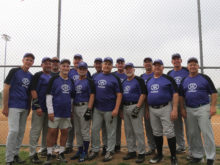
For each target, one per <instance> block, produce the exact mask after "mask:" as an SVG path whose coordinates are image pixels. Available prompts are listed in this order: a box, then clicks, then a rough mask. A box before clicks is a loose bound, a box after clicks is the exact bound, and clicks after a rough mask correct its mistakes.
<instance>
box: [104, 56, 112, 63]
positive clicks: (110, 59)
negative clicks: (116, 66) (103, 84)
mask: <svg viewBox="0 0 220 165" xmlns="http://www.w3.org/2000/svg"><path fill="white" fill-rule="evenodd" d="M106 61H109V62H111V63H113V59H112V58H111V57H105V58H104V62H106Z"/></svg>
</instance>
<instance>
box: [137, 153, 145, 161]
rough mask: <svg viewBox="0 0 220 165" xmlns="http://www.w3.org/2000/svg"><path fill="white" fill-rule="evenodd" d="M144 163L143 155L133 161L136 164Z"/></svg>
mask: <svg viewBox="0 0 220 165" xmlns="http://www.w3.org/2000/svg"><path fill="white" fill-rule="evenodd" d="M144 161H145V154H138V158H137V160H136V161H135V162H136V163H143V162H144Z"/></svg>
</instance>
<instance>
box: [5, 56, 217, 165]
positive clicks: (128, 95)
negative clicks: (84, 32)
mask: <svg viewBox="0 0 220 165" xmlns="http://www.w3.org/2000/svg"><path fill="white" fill-rule="evenodd" d="M34 60H35V56H34V55H33V54H32V53H26V54H25V55H24V56H23V59H22V66H21V67H17V68H12V69H11V70H10V71H9V73H8V75H7V77H6V79H5V80H4V89H3V110H2V113H3V114H4V115H5V116H6V117H8V126H9V131H8V136H7V143H6V156H5V159H6V164H7V165H12V164H17V163H18V164H23V163H24V162H25V161H24V160H22V159H21V158H20V157H19V149H20V147H21V144H22V140H23V137H24V132H25V128H26V121H27V117H28V115H29V113H30V111H32V113H31V114H32V119H31V130H30V134H29V140H30V141H29V144H30V151H29V156H30V162H32V163H34V164H42V163H43V164H44V165H50V164H52V163H53V162H56V161H59V162H62V163H67V162H68V160H67V158H65V154H70V153H72V152H73V141H74V138H75V137H76V141H77V144H76V145H77V147H78V151H77V152H75V153H74V154H73V155H71V157H70V159H71V160H78V161H79V162H84V161H89V160H93V159H95V158H97V157H99V152H100V150H101V149H102V152H101V154H100V155H102V156H103V162H108V161H111V160H112V159H113V157H114V154H117V153H118V152H119V151H120V149H121V128H122V120H123V121H124V127H123V128H124V131H125V137H126V145H127V150H128V153H127V154H126V155H125V156H124V157H123V160H124V161H126V160H132V159H135V162H136V163H143V162H144V161H145V158H146V157H147V156H148V155H152V157H151V159H150V160H149V163H152V164H155V163H160V162H162V161H163V158H164V156H163V136H166V138H167V143H168V147H169V151H170V164H171V165H177V164H178V160H177V156H176V154H181V153H185V152H186V142H185V140H184V127H185V133H186V139H187V144H188V147H187V154H186V159H187V160H188V161H189V162H190V163H200V162H204V160H205V161H206V163H207V165H213V164H214V162H215V157H216V147H215V141H214V134H213V129H212V125H211V117H212V116H213V115H215V114H216V104H217V90H216V88H215V86H214V83H213V82H212V80H211V79H210V77H209V76H207V75H205V74H201V73H199V63H198V59H197V58H195V57H191V58H189V59H187V67H183V66H182V58H181V55H180V54H178V53H176V54H173V55H172V56H171V63H172V65H173V69H172V70H170V71H169V72H168V73H167V74H165V73H164V64H163V61H162V60H161V59H156V60H152V58H151V57H146V58H144V59H143V66H144V68H145V73H144V74H142V75H135V66H134V64H133V63H131V62H128V63H127V62H125V59H124V58H122V57H120V58H117V59H116V64H115V67H116V69H117V70H116V71H115V72H112V69H113V67H114V66H113V59H112V58H111V57H105V58H104V59H102V58H99V57H98V58H95V60H94V68H95V70H96V73H94V74H93V75H91V74H90V72H89V71H88V65H87V63H86V62H84V61H83V57H82V55H80V54H76V55H74V56H73V67H72V68H71V61H70V60H69V59H62V60H59V59H58V58H57V57H53V58H49V57H44V58H43V59H42V61H41V67H42V70H41V71H40V72H37V73H35V74H34V75H32V74H31V73H30V72H29V69H30V68H31V67H32V65H33V63H34ZM143 121H144V122H143ZM143 124H144V125H143ZM144 129H145V130H144ZM145 132H146V136H147V144H148V145H147V151H146V145H145ZM100 133H101V134H102V136H101V137H102V142H100ZM40 137H41V148H40V150H39V151H37V147H38V141H39V138H40ZM58 144H59V148H57V146H58ZM101 144H102V145H101ZM55 153H56V154H55ZM39 156H41V157H46V160H45V161H44V162H43V161H42V160H41V159H40V157H39ZM204 158H205V159H204ZM54 159H57V160H54ZM179 163H180V162H179Z"/></svg>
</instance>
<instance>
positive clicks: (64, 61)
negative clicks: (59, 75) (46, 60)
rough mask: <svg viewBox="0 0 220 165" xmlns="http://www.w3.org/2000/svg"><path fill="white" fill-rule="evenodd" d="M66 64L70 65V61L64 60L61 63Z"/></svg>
mask: <svg viewBox="0 0 220 165" xmlns="http://www.w3.org/2000/svg"><path fill="white" fill-rule="evenodd" d="M64 63H68V64H69V65H70V60H68V59H65V58H64V59H62V60H61V61H60V64H64Z"/></svg>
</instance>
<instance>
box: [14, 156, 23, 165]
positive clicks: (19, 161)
mask: <svg viewBox="0 0 220 165" xmlns="http://www.w3.org/2000/svg"><path fill="white" fill-rule="evenodd" d="M14 162H15V163H18V164H23V163H25V160H21V158H20V157H19V156H18V155H15V156H14Z"/></svg>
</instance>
